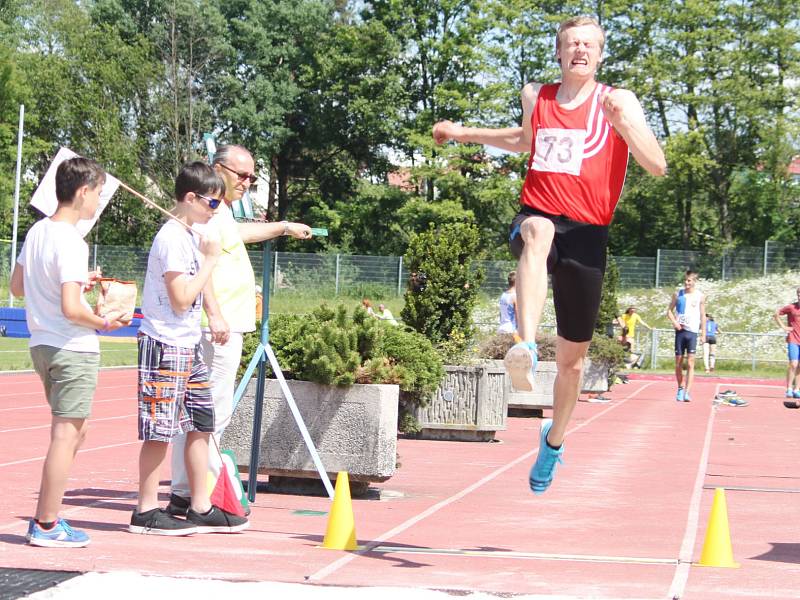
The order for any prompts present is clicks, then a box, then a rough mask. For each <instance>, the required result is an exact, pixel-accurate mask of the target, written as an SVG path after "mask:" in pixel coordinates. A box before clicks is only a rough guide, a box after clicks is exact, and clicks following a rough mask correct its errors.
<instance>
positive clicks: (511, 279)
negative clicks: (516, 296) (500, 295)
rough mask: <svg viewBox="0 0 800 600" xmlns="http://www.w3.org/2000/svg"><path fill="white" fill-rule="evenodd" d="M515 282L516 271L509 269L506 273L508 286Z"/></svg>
mask: <svg viewBox="0 0 800 600" xmlns="http://www.w3.org/2000/svg"><path fill="white" fill-rule="evenodd" d="M516 284H517V272H516V271H511V272H510V273H509V274H508V287H511V286H512V285H516Z"/></svg>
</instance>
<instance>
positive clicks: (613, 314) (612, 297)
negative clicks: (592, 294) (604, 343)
mask: <svg viewBox="0 0 800 600" xmlns="http://www.w3.org/2000/svg"><path fill="white" fill-rule="evenodd" d="M618 287H619V268H617V261H615V260H614V259H613V258H612V257H610V256H609V257H608V265H607V266H606V274H605V276H604V277H603V290H602V292H601V293H600V311H599V312H598V314H597V321H596V322H595V326H594V330H595V331H596V332H597V333H599V334H601V335H605V336H613V335H614V322H615V321H616V319H617V316H618V315H619V312H618V311H617V288H618Z"/></svg>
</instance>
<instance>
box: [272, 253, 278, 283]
mask: <svg viewBox="0 0 800 600" xmlns="http://www.w3.org/2000/svg"><path fill="white" fill-rule="evenodd" d="M273 257H274V258H275V268H274V269H273V271H272V293H273V294H274V293H275V292H277V291H278V251H277V250H275V253H274V254H273Z"/></svg>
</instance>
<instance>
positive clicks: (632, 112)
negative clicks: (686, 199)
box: [600, 89, 667, 176]
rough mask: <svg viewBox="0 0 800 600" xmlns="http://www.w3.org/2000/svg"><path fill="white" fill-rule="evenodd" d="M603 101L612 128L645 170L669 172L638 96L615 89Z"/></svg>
mask: <svg viewBox="0 0 800 600" xmlns="http://www.w3.org/2000/svg"><path fill="white" fill-rule="evenodd" d="M600 101H601V103H602V107H603V112H604V113H605V115H606V119H608V121H609V123H611V126H612V127H613V128H614V129H615V130H616V131H617V133H619V134H620V135H621V136H622V138H623V139H624V140H625V142H626V143H627V144H628V148H629V149H630V151H631V154H633V158H635V159H636V162H638V163H639V164H640V165H641V166H642V168H644V170H645V171H647V172H648V173H650V174H651V175H656V176H662V175H665V174H666V172H667V160H666V158H664V151H663V150H662V149H661V146H660V145H659V144H658V140H657V139H656V136H655V135H654V134H653V132H652V131H651V129H650V127H649V126H648V125H647V120H646V119H645V116H644V110H642V105H641V104H640V103H639V99H638V98H637V97H636V94H634V93H633V92H631V91H629V90H623V89H615V90H612V91H611V92H609V93H607V94H604V95H603V96H602V97H601V98H600Z"/></svg>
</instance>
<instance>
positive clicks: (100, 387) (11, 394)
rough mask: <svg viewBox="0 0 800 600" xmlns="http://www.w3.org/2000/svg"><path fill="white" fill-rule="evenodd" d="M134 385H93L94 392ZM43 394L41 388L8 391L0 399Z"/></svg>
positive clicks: (34, 380) (133, 385) (133, 383)
mask: <svg viewBox="0 0 800 600" xmlns="http://www.w3.org/2000/svg"><path fill="white" fill-rule="evenodd" d="M0 383H2V379H0ZM26 383H39V384H41V380H40V379H38V378H36V379H32V380H31V381H29V382H26ZM135 387H136V382H132V383H121V384H119V385H98V386H97V387H95V393H97V392H101V391H103V390H116V389H118V388H135ZM43 394H44V390H43V389H41V388H40V389H38V390H36V391H33V392H9V393H6V394H0V401H2V400H4V399H6V398H19V397H20V396H42V395H43Z"/></svg>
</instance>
